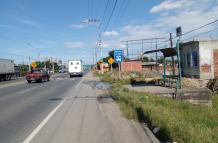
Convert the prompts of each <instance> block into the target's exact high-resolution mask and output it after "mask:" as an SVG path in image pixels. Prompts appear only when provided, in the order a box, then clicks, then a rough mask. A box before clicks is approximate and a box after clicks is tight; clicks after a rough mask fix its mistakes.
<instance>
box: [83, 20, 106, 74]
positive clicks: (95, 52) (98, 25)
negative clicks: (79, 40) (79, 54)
mask: <svg viewBox="0 0 218 143" xmlns="http://www.w3.org/2000/svg"><path fill="white" fill-rule="evenodd" d="M82 23H84V24H95V25H96V30H97V34H98V45H97V46H98V48H99V49H100V50H101V58H102V47H101V44H100V43H101V40H100V39H101V33H100V21H99V20H98V19H95V18H89V19H85V20H83V21H82ZM93 59H94V63H93V64H94V65H95V68H94V69H95V70H96V69H97V49H96V47H95V49H94V56H93Z"/></svg>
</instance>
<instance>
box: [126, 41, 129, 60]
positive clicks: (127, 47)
mask: <svg viewBox="0 0 218 143" xmlns="http://www.w3.org/2000/svg"><path fill="white" fill-rule="evenodd" d="M126 54H127V59H128V58H129V43H128V41H126Z"/></svg>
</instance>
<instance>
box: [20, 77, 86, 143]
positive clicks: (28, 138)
mask: <svg viewBox="0 0 218 143" xmlns="http://www.w3.org/2000/svg"><path fill="white" fill-rule="evenodd" d="M82 82H83V78H82V79H81V80H80V81H79V83H77V84H76V85H75V87H74V88H77V87H78V86H79V85H80V84H81V83H82ZM64 102H65V100H63V101H62V102H61V103H60V104H59V105H58V106H57V107H56V108H55V109H54V110H52V111H51V112H50V113H49V115H48V116H47V117H46V118H45V119H44V120H43V121H42V122H41V123H40V124H39V125H38V126H37V127H36V128H35V129H34V130H33V131H32V133H31V134H30V135H29V136H28V137H27V138H26V139H25V140H24V141H23V143H30V142H31V141H32V139H33V138H34V137H35V136H36V135H37V134H38V132H39V131H40V130H41V129H42V128H43V127H44V126H45V124H46V123H47V122H48V121H49V119H50V118H51V117H52V116H53V115H54V114H55V112H56V111H57V110H58V109H59V108H60V107H61V106H62V105H63V104H64Z"/></svg>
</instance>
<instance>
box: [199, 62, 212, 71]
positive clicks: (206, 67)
mask: <svg viewBox="0 0 218 143" xmlns="http://www.w3.org/2000/svg"><path fill="white" fill-rule="evenodd" d="M201 72H202V73H209V72H211V65H208V64H204V65H201Z"/></svg>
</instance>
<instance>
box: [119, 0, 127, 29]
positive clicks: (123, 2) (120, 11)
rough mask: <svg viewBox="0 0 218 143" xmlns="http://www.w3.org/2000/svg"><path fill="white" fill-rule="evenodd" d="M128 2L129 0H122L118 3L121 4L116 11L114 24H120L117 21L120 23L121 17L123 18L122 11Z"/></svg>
mask: <svg viewBox="0 0 218 143" xmlns="http://www.w3.org/2000/svg"><path fill="white" fill-rule="evenodd" d="M128 2H129V1H128V0H123V1H122V3H121V4H120V5H121V6H120V8H119V11H118V16H117V24H116V26H120V24H119V23H121V19H122V18H123V15H124V13H125V12H126V11H125V10H126V8H127V6H128V4H129V3H128Z"/></svg>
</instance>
